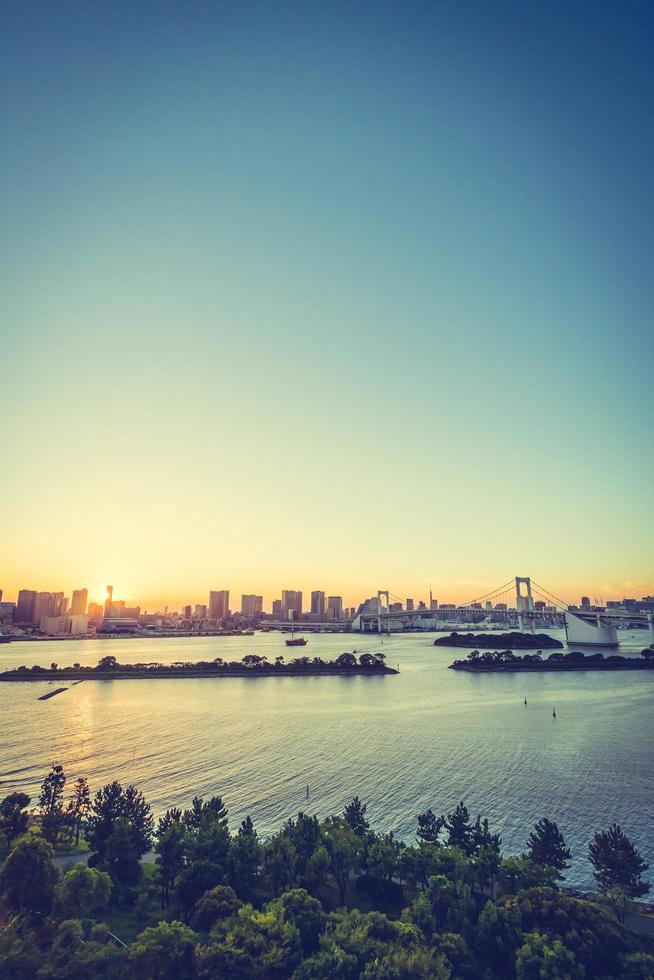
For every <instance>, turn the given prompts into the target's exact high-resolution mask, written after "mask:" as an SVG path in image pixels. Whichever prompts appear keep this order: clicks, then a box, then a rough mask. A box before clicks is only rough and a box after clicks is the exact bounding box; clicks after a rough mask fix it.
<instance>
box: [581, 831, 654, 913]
mask: <svg viewBox="0 0 654 980" xmlns="http://www.w3.org/2000/svg"><path fill="white" fill-rule="evenodd" d="M588 857H589V859H590V863H591V864H592V865H593V868H594V869H595V870H594V872H593V876H594V878H595V880H596V881H597V883H598V885H599V887H600V889H601V890H602V891H603V892H609V891H611V890H613V889H619V890H620V891H622V892H624V894H625V895H627V896H629V897H630V898H637V897H638V896H640V895H646V894H647V892H648V891H649V885H648V884H647V882H645V881H643V880H642V875H643V873H644V872H645V871H647V869H648V868H649V864H647V862H646V861H644V860H643V859H642V857H641V856H640V854H639V853H638V851H637V850H636V848H635V847H634V845H633V844H632V843H631V841H630V840H629V838H628V837H627V835H626V834H625V833H623V831H622V830H621V829H620V827H619V826H618V825H617V824H613V826H612V827H609V829H608V830H602V831H598V833H596V834H595V836H594V838H593V841H592V843H591V845H590V847H589V848H588Z"/></svg>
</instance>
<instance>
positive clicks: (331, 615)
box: [327, 595, 343, 619]
mask: <svg viewBox="0 0 654 980" xmlns="http://www.w3.org/2000/svg"><path fill="white" fill-rule="evenodd" d="M342 618H343V597H342V596H340V595H330V597H329V599H328V600H327V619H342Z"/></svg>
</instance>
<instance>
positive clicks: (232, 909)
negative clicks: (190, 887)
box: [191, 885, 243, 932]
mask: <svg viewBox="0 0 654 980" xmlns="http://www.w3.org/2000/svg"><path fill="white" fill-rule="evenodd" d="M242 905H243V902H241V901H240V900H239V899H238V898H237V897H236V894H235V892H234V889H233V888H230V887H229V885H216V886H215V888H210V889H209V891H208V892H205V893H204V895H203V896H202V898H200V899H198V901H197V902H196V903H195V908H194V910H193V915H192V917H191V925H192V926H193V928H194V929H197V930H199V931H200V932H209V930H210V929H211V928H212V927H213V926H214V925H215V924H216V922H219V921H220V920H221V919H228V918H229V917H230V916H232V915H236V913H237V912H238V910H239V909H240V908H241V907H242Z"/></svg>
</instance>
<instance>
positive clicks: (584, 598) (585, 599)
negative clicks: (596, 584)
mask: <svg viewBox="0 0 654 980" xmlns="http://www.w3.org/2000/svg"><path fill="white" fill-rule="evenodd" d="M581 608H582V609H590V599H589V598H588V596H587V595H582V597H581Z"/></svg>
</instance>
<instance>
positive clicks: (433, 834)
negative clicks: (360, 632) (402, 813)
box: [417, 809, 445, 844]
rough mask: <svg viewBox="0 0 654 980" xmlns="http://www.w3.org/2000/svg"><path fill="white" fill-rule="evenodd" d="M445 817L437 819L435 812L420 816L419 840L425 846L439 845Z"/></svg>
mask: <svg viewBox="0 0 654 980" xmlns="http://www.w3.org/2000/svg"><path fill="white" fill-rule="evenodd" d="M444 825H445V817H437V816H436V814H435V813H434V811H433V810H431V809H430V810H425V812H424V813H419V814H418V832H417V837H418V840H419V841H421V842H422V843H423V844H438V843H439V836H440V833H441V830H442V829H443V827H444Z"/></svg>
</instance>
